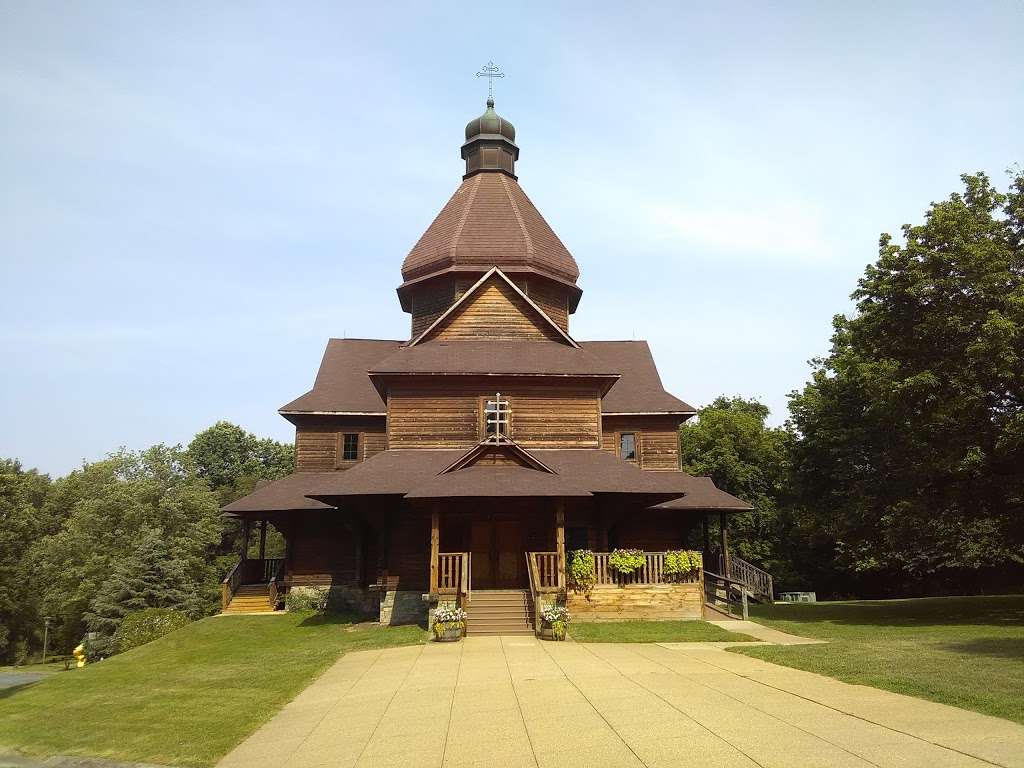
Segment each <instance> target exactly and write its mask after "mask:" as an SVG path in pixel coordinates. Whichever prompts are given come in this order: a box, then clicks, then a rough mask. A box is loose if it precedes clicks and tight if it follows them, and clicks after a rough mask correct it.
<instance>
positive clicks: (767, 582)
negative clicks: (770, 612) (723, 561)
mask: <svg viewBox="0 0 1024 768" xmlns="http://www.w3.org/2000/svg"><path fill="white" fill-rule="evenodd" d="M729 576H730V577H731V578H733V579H735V580H737V581H740V582H742V583H743V584H744V585H746V587H747V588H748V589H749V590H750V591H751V592H752V593H753V594H754V596H755V597H765V598H767V599H768V600H774V599H775V587H774V584H773V582H772V575H771V574H770V573H768V571H766V570H764V569H763V568H758V567H757V566H756V565H754V564H753V563H748V562H747V561H746V560H743V559H741V558H739V557H737V556H736V555H730V556H729Z"/></svg>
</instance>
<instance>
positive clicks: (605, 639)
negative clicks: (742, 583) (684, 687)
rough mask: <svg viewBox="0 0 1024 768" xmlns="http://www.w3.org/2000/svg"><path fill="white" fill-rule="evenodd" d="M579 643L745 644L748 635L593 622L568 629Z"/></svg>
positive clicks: (668, 624) (688, 626) (707, 627)
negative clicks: (713, 642) (727, 642)
mask: <svg viewBox="0 0 1024 768" xmlns="http://www.w3.org/2000/svg"><path fill="white" fill-rule="evenodd" d="M569 635H570V637H572V639H573V640H576V641H578V642H580V643H696V642H708V641H715V642H722V641H730V642H743V641H745V640H753V639H754V638H752V637H749V636H748V635H741V634H739V633H737V632H727V631H726V630H724V629H722V628H720V627H716V626H715V625H714V624H708V623H707V622H706V621H594V622H580V623H576V624H573V625H572V626H571V627H570V628H569Z"/></svg>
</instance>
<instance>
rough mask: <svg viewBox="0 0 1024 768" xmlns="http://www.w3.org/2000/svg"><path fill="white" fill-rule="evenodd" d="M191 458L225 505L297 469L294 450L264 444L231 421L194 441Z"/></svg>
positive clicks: (268, 439)
mask: <svg viewBox="0 0 1024 768" xmlns="http://www.w3.org/2000/svg"><path fill="white" fill-rule="evenodd" d="M188 455H189V457H190V458H191V459H192V461H193V462H195V466H196V470H197V471H198V473H199V476H200V477H202V478H204V479H206V481H207V482H208V483H209V484H210V487H211V488H213V489H214V490H215V491H217V492H218V494H220V496H221V499H222V500H223V503H224V504H228V503H230V502H232V501H234V500H235V499H236V498H239V497H241V496H244V495H245V494H247V493H251V492H252V489H253V487H254V486H255V484H256V483H257V482H259V481H260V480H276V479H278V478H280V477H284V476H285V475H288V474H291V472H292V471H293V470H294V468H295V449H294V447H293V446H291V445H288V444H285V443H279V442H277V441H276V440H271V439H270V438H266V439H262V440H261V439H259V438H258V437H256V436H255V435H254V434H252V433H251V432H246V431H245V430H244V429H242V428H241V427H239V426H237V425H235V424H232V423H230V422H227V421H218V422H217V423H216V424H214V425H213V426H212V427H209V428H208V429H205V430H203V431H202V432H200V433H199V434H197V435H196V436H195V437H194V438H192V442H191V443H189V445H188Z"/></svg>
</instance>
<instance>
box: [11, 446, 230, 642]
mask: <svg viewBox="0 0 1024 768" xmlns="http://www.w3.org/2000/svg"><path fill="white" fill-rule="evenodd" d="M48 504H49V505H52V506H53V507H54V508H57V509H61V510H64V513H65V515H66V519H65V520H64V522H63V525H61V527H60V529H59V530H58V531H56V532H55V533H54V534H53V535H51V536H47V537H44V538H42V539H41V540H39V541H38V542H36V544H35V545H34V546H33V547H32V548H31V550H30V551H29V553H28V555H27V557H26V561H27V563H28V569H29V570H30V571H31V573H32V577H33V583H34V589H35V590H36V591H37V593H39V594H41V595H42V598H43V608H44V610H45V611H46V612H47V613H48V614H49V615H52V616H54V617H56V618H58V619H59V626H58V627H57V633H56V634H57V640H58V643H59V645H63V647H64V649H65V650H69V649H70V648H72V647H74V645H75V644H76V643H77V641H78V639H79V638H80V637H81V634H82V632H83V630H84V629H85V623H84V616H85V614H86V613H87V612H88V611H89V610H90V608H91V607H92V601H93V600H94V599H95V597H96V595H97V594H99V592H100V590H101V588H102V587H103V585H104V583H105V582H106V581H107V580H108V578H110V577H111V575H112V573H113V572H114V569H115V566H117V565H118V563H120V562H122V561H124V560H126V559H128V558H130V557H131V556H132V553H133V552H135V550H136V548H137V547H138V546H139V543H140V540H141V538H142V537H143V536H144V535H145V532H147V531H150V530H157V531H159V532H160V535H161V537H162V539H163V541H164V542H165V544H166V546H167V549H168V552H169V553H170V554H169V557H170V558H172V559H173V560H175V561H176V562H178V563H180V565H181V567H182V568H183V569H184V570H185V572H187V573H189V574H191V576H192V578H193V579H194V580H195V582H196V584H198V585H200V586H199V594H200V597H201V599H202V600H203V601H204V604H205V605H206V606H207V607H208V608H209V609H210V610H212V609H213V608H214V607H215V606H216V600H217V584H218V582H219V579H220V578H221V576H222V575H223V574H221V573H220V572H219V569H218V568H217V566H216V564H215V560H214V558H215V556H216V554H217V553H218V551H219V547H220V543H221V519H220V514H219V507H220V504H219V501H218V498H217V496H216V494H214V493H213V492H212V491H211V490H210V488H209V486H208V485H207V483H206V481H204V480H202V479H200V478H199V476H198V474H197V473H196V471H195V467H194V466H193V464H192V462H191V459H190V458H189V457H188V455H187V454H186V453H185V452H184V451H182V450H181V449H180V448H169V447H167V446H163V445H157V446H154V447H153V448H150V449H148V450H145V451H141V452H131V451H124V450H122V451H120V452H118V453H116V454H113V455H111V456H110V457H109V458H108V459H105V460H103V461H98V462H94V463H92V464H86V465H84V466H83V467H82V469H80V470H76V471H75V472H72V473H71V474H69V475H68V476H67V477H64V478H62V479H60V480H58V481H57V482H55V483H54V485H53V489H52V492H51V493H50V495H49V498H48ZM55 647H59V646H55Z"/></svg>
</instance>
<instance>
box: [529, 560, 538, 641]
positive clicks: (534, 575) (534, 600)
mask: <svg viewBox="0 0 1024 768" xmlns="http://www.w3.org/2000/svg"><path fill="white" fill-rule="evenodd" d="M537 555H538V553H537V552H527V553H526V576H527V578H528V579H529V581H530V607H531V608H532V609H533V632H534V634H536V635H539V634H540V610H541V608H540V589H539V587H538V584H539V583H540V573H539V571H538V569H537Z"/></svg>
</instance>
